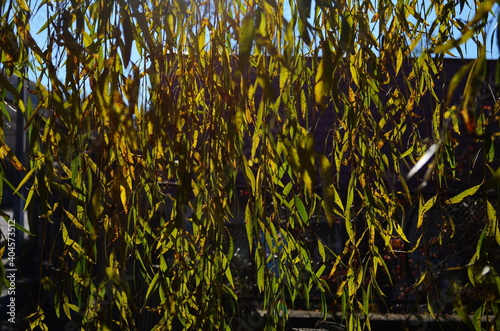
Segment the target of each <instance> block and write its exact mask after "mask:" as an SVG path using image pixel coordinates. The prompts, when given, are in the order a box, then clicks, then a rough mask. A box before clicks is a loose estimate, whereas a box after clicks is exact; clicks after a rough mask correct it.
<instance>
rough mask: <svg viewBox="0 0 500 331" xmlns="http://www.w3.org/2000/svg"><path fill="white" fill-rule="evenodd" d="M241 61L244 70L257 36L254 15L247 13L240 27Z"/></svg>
mask: <svg viewBox="0 0 500 331" xmlns="http://www.w3.org/2000/svg"><path fill="white" fill-rule="evenodd" d="M240 34H241V36H240V61H239V68H240V70H241V71H243V70H244V69H245V68H246V67H247V65H248V62H249V61H250V54H251V51H252V45H253V41H254V36H255V26H254V19H253V15H247V16H245V18H244V19H243V22H242V24H241V29H240Z"/></svg>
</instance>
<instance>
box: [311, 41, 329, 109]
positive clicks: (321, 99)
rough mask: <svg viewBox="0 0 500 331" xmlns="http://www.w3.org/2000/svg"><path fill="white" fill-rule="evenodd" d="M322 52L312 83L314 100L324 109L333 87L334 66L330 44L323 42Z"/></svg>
mask: <svg viewBox="0 0 500 331" xmlns="http://www.w3.org/2000/svg"><path fill="white" fill-rule="evenodd" d="M322 50H323V56H322V58H321V62H320V64H319V67H318V71H317V72H316V79H315V81H314V99H315V101H316V103H317V104H318V105H320V106H321V107H324V106H325V104H326V101H327V96H328V94H329V93H330V91H331V89H332V85H333V70H334V65H333V59H332V51H331V50H330V43H328V42H326V41H325V42H323V47H322Z"/></svg>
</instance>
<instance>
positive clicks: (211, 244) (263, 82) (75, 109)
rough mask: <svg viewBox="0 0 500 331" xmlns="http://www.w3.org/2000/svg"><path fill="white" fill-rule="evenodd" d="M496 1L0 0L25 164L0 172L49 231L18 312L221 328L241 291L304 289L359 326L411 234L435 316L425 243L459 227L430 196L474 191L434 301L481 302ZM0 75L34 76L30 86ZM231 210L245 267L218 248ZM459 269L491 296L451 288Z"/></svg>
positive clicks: (274, 315)
mask: <svg viewBox="0 0 500 331" xmlns="http://www.w3.org/2000/svg"><path fill="white" fill-rule="evenodd" d="M493 4H494V2H493V1H484V2H477V5H476V6H477V8H476V7H474V8H472V12H473V13H474V12H476V14H475V16H474V15H473V16H472V17H471V18H470V20H469V21H468V22H464V21H462V20H460V19H459V18H458V17H459V14H460V10H461V9H463V8H464V6H465V7H466V6H472V4H469V3H466V2H465V1H448V0H442V1H441V0H438V1H433V2H425V1H419V0H405V1H391V0H378V1H357V0H352V1H351V0H346V1H335V2H329V1H319V0H318V1H316V2H315V3H313V2H311V1H308V0H305V1H297V2H295V1H290V2H286V1H283V0H251V1H245V2H243V1H239V0H215V1H198V0H190V1H183V0H181V1H167V0H150V1H143V0H129V1H125V0H115V1H107V0H95V1H94V0H82V1H79V0H72V1H69V0H68V1H66V0H65V1H50V0H46V1H41V2H38V3H37V2H35V1H31V2H30V1H25V0H16V1H7V2H2V6H1V7H0V15H1V20H0V29H1V30H0V31H1V32H0V37H1V38H0V43H1V48H0V49H1V61H2V66H3V70H4V74H5V75H4V76H1V77H0V85H1V86H2V94H1V97H2V98H5V97H6V95H7V94H8V93H9V94H11V95H12V96H13V97H14V104H15V106H17V107H18V109H20V110H21V111H22V113H23V115H24V117H25V119H26V123H27V126H26V132H27V135H28V140H29V162H28V163H29V164H28V163H27V164H25V165H22V164H21V163H20V161H18V159H17V158H16V157H15V156H14V154H13V152H12V151H11V149H10V147H9V146H8V145H6V144H5V143H4V142H3V143H2V146H1V151H2V154H1V155H0V157H1V158H2V159H3V163H2V165H3V167H8V166H9V165H12V166H13V169H11V171H14V172H16V171H17V172H23V177H24V179H22V180H21V181H20V182H19V183H10V182H9V178H8V177H7V176H3V181H2V185H4V184H5V185H7V184H12V185H14V186H16V187H17V189H16V191H19V192H21V193H22V191H23V188H24V187H28V190H27V191H26V194H25V200H26V202H25V203H26V207H27V209H28V210H29V211H30V213H31V217H30V229H31V231H32V232H33V233H34V234H35V235H36V237H37V238H45V240H41V239H38V242H39V243H40V251H39V254H40V259H41V261H43V263H44V268H43V270H42V273H41V275H40V278H41V282H42V283H43V285H44V287H45V292H44V293H49V295H47V294H43V295H40V296H39V297H38V298H35V301H36V302H37V303H38V309H37V310H36V311H33V312H32V314H31V315H30V316H29V321H30V328H35V327H39V328H40V329H47V328H48V327H47V326H46V323H48V322H47V321H46V320H44V318H45V315H46V314H47V313H48V312H47V311H46V310H47V309H48V308H50V309H55V314H56V316H57V318H58V319H59V320H60V321H61V323H73V325H74V326H78V327H81V328H82V329H84V330H97V329H98V330H106V329H113V328H119V329H137V328H138V329H142V328H143V327H141V325H143V324H141V323H145V322H144V320H145V319H147V320H148V321H154V323H155V324H156V327H155V328H156V329H161V330H165V329H173V328H180V329H193V330H207V329H216V328H225V329H230V327H231V323H233V325H234V320H235V319H236V316H238V314H239V310H240V307H239V306H238V305H239V304H240V303H241V302H242V300H243V299H244V298H242V296H245V295H249V293H253V294H255V293H256V295H257V297H259V298H261V300H262V306H261V307H260V308H261V309H262V311H265V312H266V323H267V324H266V325H267V327H269V328H270V329H278V330H282V329H283V328H284V325H285V323H286V321H287V318H288V314H289V311H290V309H291V308H293V307H295V306H301V307H302V306H304V307H308V306H310V305H311V303H312V301H311V299H312V297H311V296H312V295H313V294H314V295H315V296H318V298H319V299H320V301H319V304H318V302H316V301H315V303H314V304H317V305H318V306H317V308H318V309H321V310H322V311H323V312H324V313H327V312H329V310H330V309H338V310H340V311H341V312H342V316H343V318H344V323H345V324H346V325H348V327H349V329H361V328H364V327H366V326H367V325H369V319H366V318H365V317H367V316H368V314H369V313H370V312H373V311H391V310H392V308H393V307H391V305H389V304H385V307H386V308H382V307H384V296H387V295H388V291H390V290H389V287H390V286H395V284H396V283H401V279H398V278H397V277H398V276H397V273H396V274H394V273H393V274H392V275H391V271H390V270H393V263H394V259H404V258H403V255H404V256H405V257H406V256H409V254H410V252H420V253H418V255H414V256H418V258H419V259H421V260H422V261H424V262H421V264H420V266H424V268H417V269H416V270H415V269H413V270H412V271H408V274H407V275H406V277H409V276H410V274H411V277H413V278H414V283H413V284H409V285H408V284H407V286H406V287H405V288H407V289H408V290H412V291H413V287H412V286H413V285H415V288H418V287H420V288H422V289H427V290H422V291H420V292H422V293H427V297H425V294H424V301H420V303H426V302H427V303H428V304H427V306H426V308H425V310H426V311H427V312H428V313H430V314H432V315H434V314H437V313H439V312H437V311H435V310H436V309H437V308H436V305H434V304H433V302H435V301H433V299H435V298H433V297H432V289H433V288H434V287H433V286H432V285H434V286H437V287H439V286H442V285H443V284H442V283H441V282H440V281H438V280H437V279H438V275H437V271H436V270H438V269H439V268H441V269H439V270H441V271H443V268H442V266H439V264H438V263H434V260H432V258H433V257H432V250H433V249H434V247H435V246H436V247H437V246H439V243H440V242H441V240H443V237H444V236H448V237H449V236H451V237H453V236H454V235H457V234H456V233H455V229H456V230H457V231H461V230H463V227H462V226H460V227H458V226H457V227H456V226H455V223H454V220H453V219H452V218H451V217H449V216H447V215H446V211H447V210H451V206H454V205H459V204H463V203H465V201H466V200H467V199H468V198H470V197H472V196H474V197H478V199H480V201H481V203H482V205H483V206H484V210H485V211H486V212H485V213H484V215H485V216H484V218H483V219H479V220H477V223H476V227H477V228H479V234H478V235H477V236H475V237H474V236H473V238H474V239H473V240H474V242H473V243H472V245H473V246H474V251H475V254H474V255H473V256H469V257H466V258H467V261H465V262H464V261H460V264H458V265H449V264H448V265H446V267H447V268H448V269H449V270H452V269H453V270H459V271H463V272H465V273H466V274H467V277H465V278H463V279H462V280H461V283H459V282H457V283H453V284H451V283H450V281H449V282H448V283H447V284H446V286H448V288H449V289H450V291H451V289H453V296H451V297H452V299H451V300H450V301H449V302H445V303H446V304H450V305H452V306H453V308H454V309H455V312H457V313H458V314H459V315H460V316H461V317H463V318H464V320H465V321H466V323H468V325H469V326H471V327H472V326H476V327H477V326H478V324H477V323H478V322H479V319H478V318H479V317H481V316H482V315H485V314H490V315H491V314H493V315H497V313H498V304H497V302H498V294H499V293H500V279H499V278H498V275H497V272H496V269H495V268H497V267H498V261H495V254H494V253H495V252H497V250H496V248H497V247H498V244H499V243H500V235H499V232H498V219H497V210H498V207H499V205H498V203H499V201H498V198H497V190H498V177H499V176H500V175H499V173H498V169H500V168H499V164H498V153H499V151H498V147H499V145H498V142H497V140H498V135H497V134H495V133H496V132H498V111H499V109H500V104H499V103H495V102H494V100H496V99H497V98H498V93H497V91H496V89H495V88H496V85H495V86H485V85H484V81H485V79H484V77H485V73H486V68H487V66H486V51H487V49H488V47H489V49H491V48H492V47H493V46H494V47H496V45H495V44H494V43H493V42H491V41H489V40H487V39H486V35H485V32H484V31H485V29H484V27H485V24H486V22H487V21H488V20H489V19H490V20H491V17H492V15H491V14H492V13H491V12H490V11H491V8H492V6H493ZM35 17H36V18H37V20H42V21H44V22H45V24H43V26H42V27H41V29H40V31H34V30H33V29H32V28H31V27H32V25H33V23H32V20H33V19H34V18H35ZM41 17H43V18H41ZM462 32H463V33H462ZM37 36H39V37H37ZM465 40H469V41H472V42H473V44H474V45H475V46H474V47H477V50H478V52H477V53H478V57H477V59H476V60H474V61H470V62H469V63H468V64H465V63H464V66H463V67H462V69H461V70H459V71H458V73H457V75H456V76H454V77H445V76H444V75H443V72H444V71H443V61H444V57H445V55H446V54H453V55H455V56H460V55H462V51H463V49H462V48H461V47H463V45H464V44H463V42H464V41H465ZM468 47H470V43H469V46H468ZM13 74H14V75H17V76H19V77H22V78H23V79H29V80H31V81H33V82H34V83H35V86H36V88H35V89H34V90H29V91H28V93H30V94H33V95H36V97H37V99H38V103H37V104H33V103H32V102H25V101H26V100H27V99H26V98H23V96H22V95H21V93H20V90H21V86H14V85H12V83H11V81H9V80H8V79H7V78H6V77H8V76H10V75H13ZM494 81H495V80H494ZM460 82H462V85H460ZM463 82H465V84H463ZM444 84H445V86H446V88H445V90H443V85H444ZM485 87H487V88H486V89H485ZM483 90H486V91H487V92H488V93H490V91H491V95H489V96H488V97H487V98H480V96H481V95H480V94H479V93H480V92H481V91H483ZM443 93H445V94H443ZM459 96H462V97H461V98H460V97H459ZM29 100H31V99H29ZM491 100H493V101H492V102H491ZM488 102H490V103H488ZM0 107H1V108H2V110H3V117H2V118H3V121H6V119H7V117H8V112H7V109H6V106H5V104H4V103H2V104H0ZM464 139H465V140H464ZM466 148H470V149H471V151H472V152H471V157H470V158H469V159H467V162H470V163H468V164H467V163H466V164H465V165H461V164H460V160H463V159H460V157H459V156H460V155H462V153H463V151H464V150H465V149H466ZM472 155H473V156H474V157H472ZM462 166H463V168H462ZM464 169H465V170H464ZM2 171H6V170H2ZM470 172H474V173H475V174H476V175H475V176H472V177H470V178H469V177H467V178H465V177H464V176H463V174H464V173H470ZM436 208H437V209H436ZM433 210H434V211H433ZM431 211H433V212H432V213H433V215H434V217H428V215H429V214H430V213H431ZM415 215H416V216H415ZM436 215H441V216H436ZM412 217H413V218H414V219H415V222H411V221H410V220H411V219H412ZM241 220H243V221H241ZM238 222H241V223H244V226H245V229H246V236H247V244H246V245H248V246H247V249H248V251H249V256H250V259H251V263H252V265H253V267H252V268H250V269H249V270H248V272H249V273H252V276H251V277H247V278H245V277H242V276H240V272H239V270H238V268H236V267H235V263H234V257H235V256H236V255H237V251H238V249H240V248H241V247H236V246H235V241H234V240H233V235H232V233H231V231H230V227H231V226H232V224H237V223H238ZM322 222H323V223H327V224H328V230H326V232H328V231H331V233H332V235H331V236H330V237H329V238H336V240H337V241H336V243H337V246H334V245H331V243H330V242H329V241H328V240H327V239H326V238H327V237H326V236H325V232H323V231H318V229H319V228H318V224H321V223H322ZM430 222H434V223H430ZM461 224H462V223H461ZM438 227H441V228H442V229H448V231H449V233H448V234H446V235H445V232H446V231H445V230H443V231H441V232H439V231H438V233H436V232H435V228H438ZM477 228H476V229H477ZM322 229H323V228H322ZM433 229H434V230H433ZM433 231H434V232H433ZM450 233H451V235H450ZM429 234H430V235H429ZM429 238H434V239H435V240H436V242H433V246H431V244H430V241H429V240H430V239H429ZM4 248H5V247H3V248H2V250H0V252H2V251H4ZM452 262H453V261H452ZM404 265H405V266H406V265H407V263H406V264H404ZM391 277H396V278H395V279H394V282H392V283H391V281H390V280H391ZM248 280H252V281H253V282H254V283H255V286H256V288H255V289H250V290H245V286H246V287H248V286H250V287H251V284H247V283H245V281H248ZM391 284H392V285H391ZM429 289H431V290H429ZM471 289H472V290H471ZM393 290H394V291H398V289H397V288H396V289H393ZM466 290H467V291H476V292H477V293H483V291H484V293H490V295H483V296H478V298H479V299H478V300H479V301H478V300H476V301H474V304H473V305H468V304H467V303H464V301H463V300H462V296H461V293H462V292H461V291H466ZM422 293H420V294H421V295H422ZM253 294H252V295H253ZM34 295H36V294H34ZM377 307H378V308H377ZM469 314H474V315H473V318H472V319H470V317H469Z"/></svg>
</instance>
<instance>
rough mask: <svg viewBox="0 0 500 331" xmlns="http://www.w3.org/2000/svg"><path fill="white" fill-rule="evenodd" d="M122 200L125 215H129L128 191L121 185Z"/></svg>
mask: <svg viewBox="0 0 500 331" xmlns="http://www.w3.org/2000/svg"><path fill="white" fill-rule="evenodd" d="M120 199H121V201H122V205H123V209H124V210H125V214H128V204H127V189H126V188H125V187H124V186H123V185H120Z"/></svg>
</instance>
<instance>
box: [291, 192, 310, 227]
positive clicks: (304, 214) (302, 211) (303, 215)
mask: <svg viewBox="0 0 500 331" xmlns="http://www.w3.org/2000/svg"><path fill="white" fill-rule="evenodd" d="M293 200H294V202H295V207H297V211H298V212H299V216H300V219H301V220H302V224H304V225H308V224H309V216H308V214H307V211H306V207H305V206H304V204H303V203H302V200H300V198H299V197H298V196H297V195H294V196H293Z"/></svg>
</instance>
